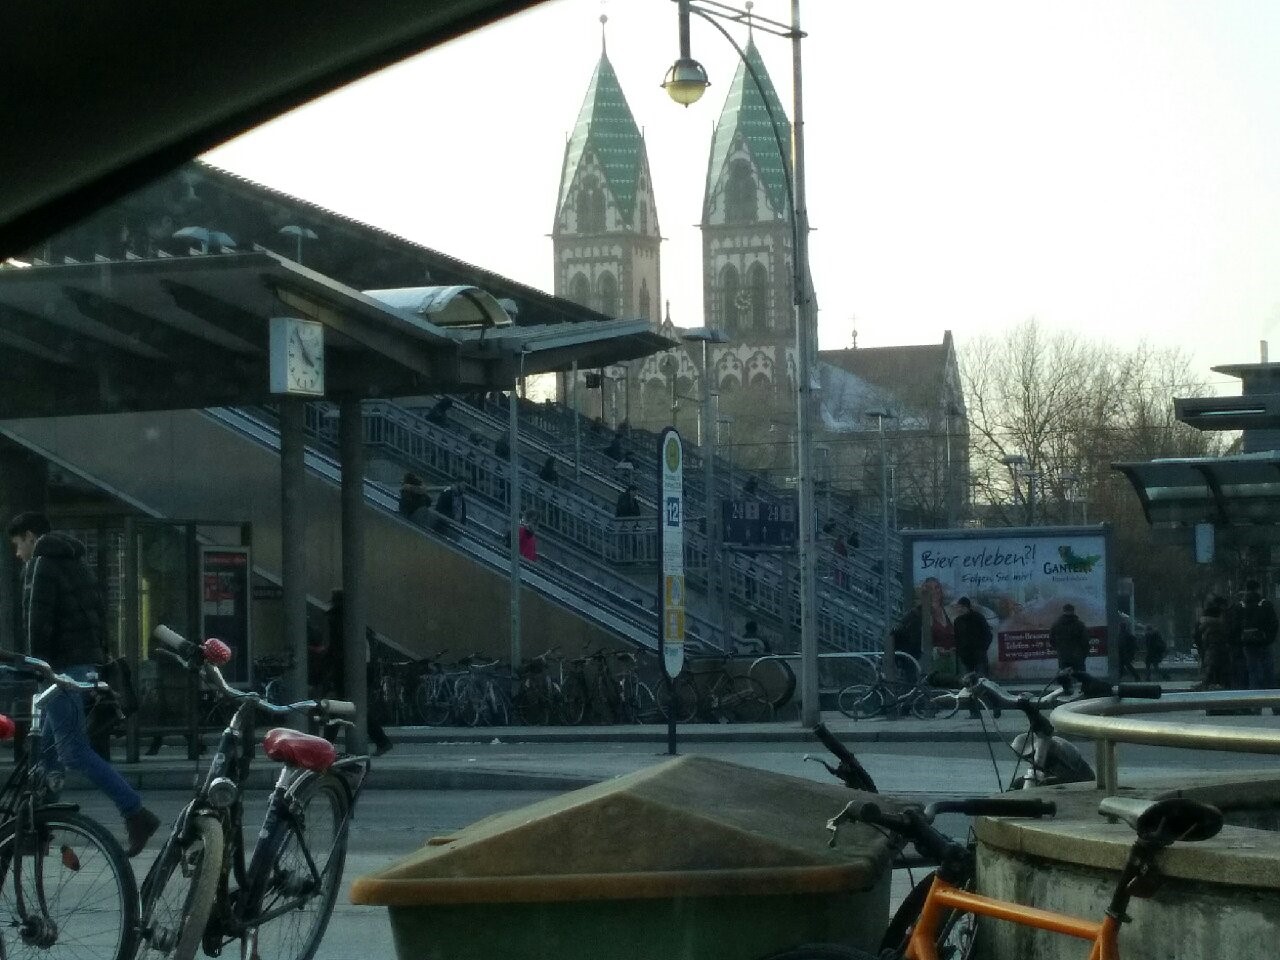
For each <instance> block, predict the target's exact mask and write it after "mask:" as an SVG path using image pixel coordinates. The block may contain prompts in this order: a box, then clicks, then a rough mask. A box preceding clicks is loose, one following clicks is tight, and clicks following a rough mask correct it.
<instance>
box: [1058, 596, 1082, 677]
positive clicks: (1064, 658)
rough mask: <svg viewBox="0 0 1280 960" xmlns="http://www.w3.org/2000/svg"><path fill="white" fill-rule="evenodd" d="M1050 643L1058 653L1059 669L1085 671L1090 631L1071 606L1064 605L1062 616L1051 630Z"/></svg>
mask: <svg viewBox="0 0 1280 960" xmlns="http://www.w3.org/2000/svg"><path fill="white" fill-rule="evenodd" d="M1049 643H1050V644H1051V645H1052V646H1053V649H1054V650H1055V651H1057V654H1058V669H1060V670H1063V669H1066V668H1067V667H1072V668H1074V669H1076V670H1083V669H1084V661H1085V658H1087V657H1088V656H1089V631H1088V629H1087V628H1086V627H1085V625H1084V621H1083V620H1081V619H1080V618H1079V617H1077V616H1076V608H1075V607H1073V606H1072V605H1071V604H1069V603H1065V604H1063V605H1062V616H1060V617H1058V619H1057V620H1055V621H1054V624H1053V626H1052V627H1050V628H1049Z"/></svg>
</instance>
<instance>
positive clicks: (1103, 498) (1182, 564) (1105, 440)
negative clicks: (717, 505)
mask: <svg viewBox="0 0 1280 960" xmlns="http://www.w3.org/2000/svg"><path fill="white" fill-rule="evenodd" d="M961 365H962V371H963V376H964V380H965V402H966V404H967V406H968V414H969V437H970V470H971V474H972V478H973V496H974V499H975V501H976V502H977V503H979V504H980V505H981V508H982V510H983V513H984V514H985V516H986V517H987V518H988V520H989V522H992V523H995V524H1016V523H1021V522H1023V521H1024V519H1025V517H1026V500H1027V498H1028V495H1029V494H1030V495H1033V496H1034V497H1035V503H1036V508H1037V514H1038V516H1039V518H1040V519H1041V520H1043V521H1046V522H1052V523H1074V522H1079V521H1081V520H1082V519H1083V518H1084V515H1085V511H1086V510H1087V511H1088V519H1089V521H1090V522H1103V521H1105V522H1109V523H1111V525H1112V527H1113V529H1114V531H1115V534H1114V536H1115V541H1114V543H1115V557H1116V562H1117V563H1118V565H1119V569H1121V570H1122V571H1124V572H1125V573H1127V574H1129V575H1131V576H1133V577H1134V578H1135V581H1138V582H1139V584H1140V590H1139V597H1140V602H1141V603H1144V605H1145V604H1146V603H1151V604H1154V605H1159V604H1165V605H1169V606H1172V605H1177V604H1180V603H1184V602H1185V597H1186V596H1187V595H1188V594H1187V588H1188V585H1189V584H1190V583H1193V582H1194V581H1195V578H1196V577H1198V576H1199V575H1200V571H1198V570H1197V569H1196V568H1195V566H1194V564H1193V563H1191V559H1190V556H1189V551H1185V550H1180V549H1178V548H1174V547H1162V546H1157V545H1153V544H1152V542H1151V536H1150V530H1149V528H1148V527H1147V524H1146V521H1145V518H1144V517H1143V515H1142V511H1141V507H1140V505H1139V503H1138V500H1137V497H1136V496H1135V495H1134V494H1133V491H1132V490H1131V489H1130V488H1129V486H1128V484H1127V483H1126V482H1125V481H1124V480H1123V478H1122V477H1121V476H1120V475H1119V474H1118V473H1116V472H1115V471H1114V470H1112V468H1111V464H1113V463H1116V462H1122V461H1141V460H1150V459H1153V458H1157V457H1173V456H1182V457H1186V456H1213V455H1216V454H1218V453H1220V452H1221V451H1222V450H1223V448H1224V446H1225V443H1226V441H1225V440H1224V438H1223V437H1222V436H1221V435H1219V434H1213V433H1202V432H1200V431H1197V430H1195V429H1193V428H1191V427H1188V426H1186V425H1185V424H1183V423H1180V422H1179V421H1178V420H1177V419H1176V418H1175V417H1174V414H1173V398H1174V397H1175V396H1193V395H1196V394H1203V393H1207V392H1209V386H1208V384H1207V383H1206V382H1205V380H1204V378H1203V377H1199V376H1196V375H1195V374H1194V373H1193V368H1192V364H1191V360H1190V358H1189V357H1188V356H1187V354H1185V353H1184V352H1182V351H1181V350H1178V349H1176V348H1161V347H1154V346H1152V345H1151V344H1148V343H1142V344H1139V345H1138V346H1137V347H1134V348H1133V349H1129V350H1125V349H1122V348H1119V347H1115V346H1110V345H1106V344H1102V343H1099V342H1096V341H1090V340H1087V339H1085V338H1082V337H1080V336H1078V335H1077V334H1074V333H1069V332H1063V331H1050V330H1046V329H1045V328H1044V327H1043V326H1042V325H1041V324H1040V323H1039V322H1037V321H1036V320H1034V319H1032V320H1028V321H1026V322H1025V323H1022V324H1020V325H1019V326H1017V327H1015V328H1014V329H1013V330H1011V331H1010V332H1009V333H1008V334H1007V335H1005V336H1003V337H1000V338H995V337H980V338H976V339H974V340H972V341H970V342H968V343H967V344H965V345H964V347H963V349H962V351H961ZM1019 457H1020V458H1024V459H1025V461H1026V468H1025V469H1022V470H1021V471H1019V472H1015V471H1014V470H1013V469H1011V468H1010V467H1009V466H1008V465H1007V463H1008V461H1009V458H1019ZM1029 487H1030V489H1028V488H1029ZM1142 598H1145V600H1144V599H1142Z"/></svg>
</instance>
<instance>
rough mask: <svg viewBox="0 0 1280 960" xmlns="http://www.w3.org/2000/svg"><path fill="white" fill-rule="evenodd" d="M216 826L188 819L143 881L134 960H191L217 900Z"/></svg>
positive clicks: (219, 840)
mask: <svg viewBox="0 0 1280 960" xmlns="http://www.w3.org/2000/svg"><path fill="white" fill-rule="evenodd" d="M222 844H223V838H222V825H221V824H220V823H218V821H217V820H215V819H214V818H213V817H194V818H192V820H191V822H190V824H189V827H188V835H187V838H186V839H185V840H183V841H182V842H180V843H176V844H175V843H172V842H169V843H166V844H165V846H164V849H163V850H161V851H160V856H159V857H158V858H157V859H156V863H155V866H154V867H152V868H151V873H149V874H147V879H146V880H145V881H143V884H142V887H143V894H142V921H141V925H142V942H141V944H140V945H139V948H138V960H148V958H153V957H165V958H167V960H192V958H193V957H194V956H195V955H196V950H197V949H198V948H199V946H200V941H201V938H203V937H204V928H205V925H206V924H207V923H208V922H209V914H210V913H211V912H212V911H213V901H214V898H215V897H216V896H217V894H218V875H219V873H220V872H221V870H222Z"/></svg>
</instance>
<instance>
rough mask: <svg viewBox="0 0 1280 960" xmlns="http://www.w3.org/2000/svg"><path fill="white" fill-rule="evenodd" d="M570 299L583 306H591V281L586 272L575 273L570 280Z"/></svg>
mask: <svg viewBox="0 0 1280 960" xmlns="http://www.w3.org/2000/svg"><path fill="white" fill-rule="evenodd" d="M569 299H570V300H572V301H573V302H574V303H576V304H578V305H580V306H583V307H589V306H591V281H590V280H588V279H587V275H586V274H585V273H575V274H574V275H573V280H571V281H570V282H569Z"/></svg>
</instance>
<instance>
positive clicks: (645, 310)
mask: <svg viewBox="0 0 1280 960" xmlns="http://www.w3.org/2000/svg"><path fill="white" fill-rule="evenodd" d="M650 306H651V304H650V302H649V281H648V280H641V281H640V316H642V317H644V319H646V320H649V319H651V317H650V316H649V307H650Z"/></svg>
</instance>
